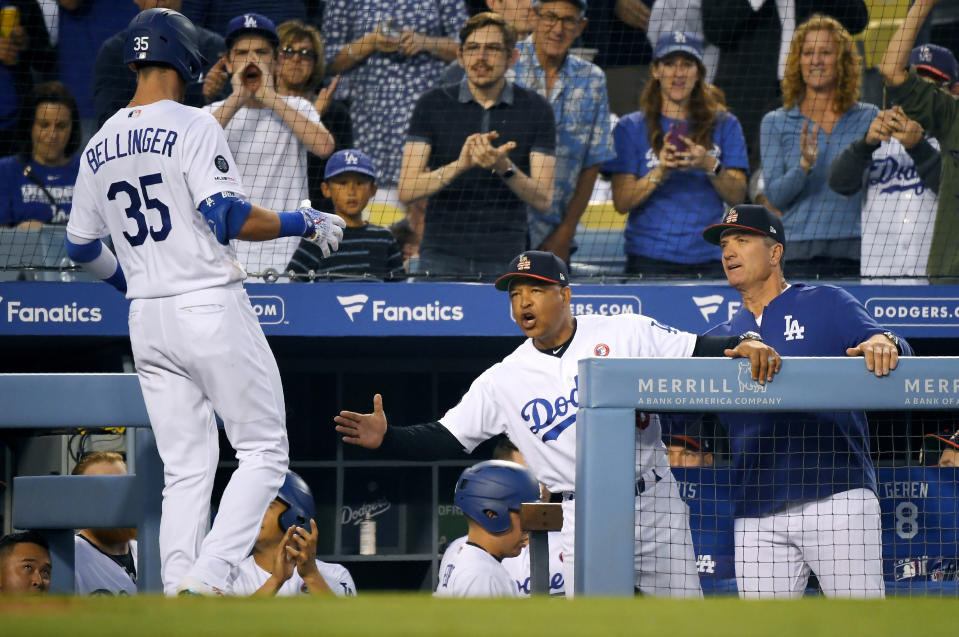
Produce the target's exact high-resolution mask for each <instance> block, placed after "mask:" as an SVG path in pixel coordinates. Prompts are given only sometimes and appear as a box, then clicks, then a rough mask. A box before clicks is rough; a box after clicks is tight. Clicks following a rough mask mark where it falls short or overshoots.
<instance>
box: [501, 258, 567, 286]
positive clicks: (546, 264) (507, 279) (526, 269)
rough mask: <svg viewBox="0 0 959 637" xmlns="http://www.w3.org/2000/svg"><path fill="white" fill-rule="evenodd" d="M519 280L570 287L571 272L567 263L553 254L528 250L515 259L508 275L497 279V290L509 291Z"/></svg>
mask: <svg viewBox="0 0 959 637" xmlns="http://www.w3.org/2000/svg"><path fill="white" fill-rule="evenodd" d="M518 278H527V279H536V280H538V281H545V282H546V283H555V284H556V285H561V286H566V285H569V270H568V269H567V268H566V263H564V262H563V260H562V259H560V258H559V257H558V256H556V255H555V254H553V253H552V252H543V251H541V250H527V251H526V252H523V253H521V254H520V255H519V256H517V257H516V258H515V259H513V260H512V261H511V262H510V264H509V268H508V269H507V270H506V274H504V275H503V276H501V277H500V278H498V279H496V284H495V285H496V289H497V290H503V291H506V290H509V286H510V284H511V283H512V282H513V281H514V280H515V279H518Z"/></svg>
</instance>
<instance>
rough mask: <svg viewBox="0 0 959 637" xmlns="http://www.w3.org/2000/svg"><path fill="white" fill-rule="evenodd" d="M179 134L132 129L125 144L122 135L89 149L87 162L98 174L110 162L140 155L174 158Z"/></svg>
mask: <svg viewBox="0 0 959 637" xmlns="http://www.w3.org/2000/svg"><path fill="white" fill-rule="evenodd" d="M177 137H178V134H177V132H176V131H175V130H167V129H165V128H153V127H152V126H148V127H146V128H131V129H130V130H128V131H127V138H126V140H125V142H121V137H120V133H117V134H116V135H114V136H113V137H112V138H110V137H107V138H105V139H103V140H101V141H99V142H97V143H96V144H95V145H93V146H90V147H87V152H86V160H87V163H88V164H89V165H90V170H92V171H93V174H96V173H97V171H98V170H100V167H101V166H103V165H104V164H105V163H107V162H108V161H113V160H114V159H122V158H124V157H128V156H129V155H138V154H140V153H156V154H158V155H166V156H167V157H172V156H173V145H174V144H175V143H176V140H177Z"/></svg>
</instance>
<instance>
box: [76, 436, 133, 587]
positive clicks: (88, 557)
mask: <svg viewBox="0 0 959 637" xmlns="http://www.w3.org/2000/svg"><path fill="white" fill-rule="evenodd" d="M126 473H127V465H126V462H125V461H124V460H123V456H121V455H120V454H119V453H117V452H115V451H94V452H92V453H88V454H86V455H85V456H83V458H81V459H80V461H79V462H77V465H76V466H75V467H74V468H73V471H72V475H75V476H89V475H100V476H103V475H118V476H122V475H126ZM136 534H137V530H136V529H80V530H79V531H77V534H76V535H75V536H74V552H73V553H74V569H73V570H74V575H75V577H74V584H75V588H76V592H77V594H78V595H136V593H137V541H136V540H135V539H134V538H135V537H136Z"/></svg>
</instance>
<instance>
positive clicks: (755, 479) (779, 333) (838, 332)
mask: <svg viewBox="0 0 959 637" xmlns="http://www.w3.org/2000/svg"><path fill="white" fill-rule="evenodd" d="M748 330H754V331H758V332H759V333H760V334H761V335H762V337H763V341H765V342H766V344H768V345H770V346H772V347H774V348H775V349H776V351H777V352H779V354H780V355H782V356H845V355H846V348H848V347H855V346H856V345H858V344H859V343H861V342H863V341H865V340H867V339H868V338H869V337H870V336H873V335H874V334H882V333H883V331H884V330H883V328H882V327H881V326H880V325H879V324H878V323H876V321H875V320H873V318H872V317H871V316H869V314H868V312H866V308H864V307H863V306H862V304H861V303H859V301H857V300H856V299H855V298H853V296H852V295H850V294H849V293H848V292H846V291H845V290H843V289H842V288H838V287H835V286H832V285H805V284H803V283H793V284H792V285H790V286H789V287H788V288H787V289H786V290H785V291H784V292H783V293H782V294H780V295H779V296H777V297H776V298H775V299H773V300H772V301H771V302H770V303H769V305H767V306H766V308H765V309H764V310H763V314H762V320H761V325H760V323H759V322H757V321H756V319H755V317H753V314H752V312H750V311H749V310H747V309H746V308H745V307H742V308H740V310H739V311H738V312H737V313H736V315H735V316H733V318H732V319H730V320H729V321H727V322H725V323H722V324H721V325H717V326H716V327H714V328H713V329H711V330H709V332H707V333H708V334H716V335H719V334H723V335H732V334H742V333H743V332H746V331H748ZM900 342H901V343H903V350H904V351H903V353H904V354H911V351H910V350H909V349H908V347H909V346H908V344H906V343H905V341H900ZM864 367H865V366H864ZM862 373H863V374H865V373H867V372H866V370H865V368H864V369H863V370H862ZM797 391H802V390H801V388H797ZM810 404H811V405H813V406H815V400H813V401H811V403H810ZM720 419H721V420H722V421H723V424H724V425H725V427H726V431H727V433H728V434H729V447H730V453H731V454H732V468H733V471H732V475H733V476H735V478H734V480H735V481H736V482H738V484H736V485H735V486H734V488H733V491H732V495H733V499H734V502H735V511H734V515H735V516H736V517H758V516H762V515H765V514H766V513H769V512H771V511H774V510H776V509H780V508H782V507H784V506H786V505H787V504H789V503H791V502H798V501H803V500H818V499H821V498H824V497H826V496H829V495H832V494H834V493H840V492H842V491H849V490H850V489H859V488H867V489H871V490H872V491H873V492H875V491H876V470H875V468H874V467H873V464H872V460H871V459H870V458H869V429H868V427H867V424H866V414H865V413H864V412H862V411H856V412H809V413H798V414H796V413H793V414H787V413H775V414H763V413H736V414H722V415H721V416H720Z"/></svg>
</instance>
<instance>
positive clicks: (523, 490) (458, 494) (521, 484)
mask: <svg viewBox="0 0 959 637" xmlns="http://www.w3.org/2000/svg"><path fill="white" fill-rule="evenodd" d="M524 502H539V483H538V482H536V478H534V477H533V474H531V473H530V472H529V470H528V469H526V467H524V466H522V465H520V464H516V463H515V462H508V461H506V460H487V461H486V462H480V463H478V464H474V465H473V466H472V467H468V468H467V469H466V470H464V471H463V473H462V474H461V475H460V477H459V480H457V481H456V489H455V490H454V492H453V504H455V505H456V506H458V507H459V508H460V510H462V511H463V514H464V515H466V516H467V517H468V518H470V519H471V520H473V521H474V522H476V523H477V524H479V525H480V526H481V527H483V528H484V529H486V530H487V531H489V532H490V533H503V532H504V531H508V530H509V528H510V515H509V512H510V511H519V510H520V506H521V505H522V504H523V503H524ZM488 512H489V513H488Z"/></svg>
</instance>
